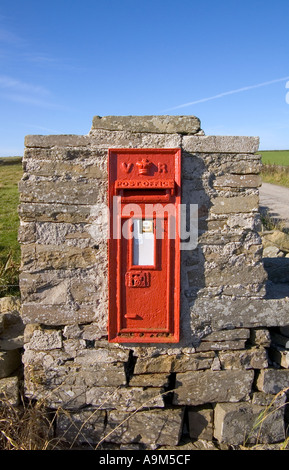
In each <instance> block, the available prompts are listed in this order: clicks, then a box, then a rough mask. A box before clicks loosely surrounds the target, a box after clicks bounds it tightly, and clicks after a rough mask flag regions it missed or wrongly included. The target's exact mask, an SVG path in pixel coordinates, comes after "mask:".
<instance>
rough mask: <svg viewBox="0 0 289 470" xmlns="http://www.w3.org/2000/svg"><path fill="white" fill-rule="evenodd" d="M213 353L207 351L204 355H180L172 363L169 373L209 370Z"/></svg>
mask: <svg viewBox="0 0 289 470" xmlns="http://www.w3.org/2000/svg"><path fill="white" fill-rule="evenodd" d="M214 357H215V353H214V352H213V351H208V352H204V353H202V352H201V353H193V354H185V353H183V354H180V355H177V356H176V357H175V358H174V359H173V361H172V368H171V372H187V371H189V370H192V371H194V370H204V369H210V368H211V366H212V364H213V361H214Z"/></svg>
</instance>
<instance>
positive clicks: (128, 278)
mask: <svg viewBox="0 0 289 470" xmlns="http://www.w3.org/2000/svg"><path fill="white" fill-rule="evenodd" d="M158 223H159V224H160V225H161V229H162V231H163V235H164V238H163V240H159V239H157V238H156V219H133V220H132V225H131V229H132V232H131V237H129V236H128V237H127V238H125V239H124V240H123V242H122V243H121V260H120V263H121V272H120V277H121V279H120V280H121V283H122V284H124V285H125V288H123V289H121V290H120V311H121V312H123V313H124V314H123V315H122V316H121V325H120V326H121V330H122V332H123V333H125V332H126V333H132V332H136V331H138V332H142V331H143V332H145V331H147V330H148V328H149V329H150V331H151V335H152V336H151V338H153V337H157V335H160V334H163V335H166V334H169V331H170V325H169V322H170V312H169V310H170V305H171V301H172V300H173V298H171V297H172V296H171V292H170V286H169V285H168V281H169V272H168V271H169V268H170V256H169V244H168V239H167V219H165V220H162V219H160V220H159V221H158Z"/></svg>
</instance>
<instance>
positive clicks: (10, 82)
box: [0, 75, 50, 96]
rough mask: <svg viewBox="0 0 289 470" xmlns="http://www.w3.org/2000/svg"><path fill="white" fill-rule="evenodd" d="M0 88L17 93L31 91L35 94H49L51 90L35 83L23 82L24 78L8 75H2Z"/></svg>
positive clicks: (0, 76)
mask: <svg viewBox="0 0 289 470" xmlns="http://www.w3.org/2000/svg"><path fill="white" fill-rule="evenodd" d="M0 88H2V89H6V90H11V91H13V92H17V93H23V92H24V93H30V94H33V95H38V96H39V95H41V96H44V95H46V96H47V95H49V94H50V92H49V91H48V90H47V89H46V88H44V87H43V86H40V85H33V84H31V83H26V82H23V81H22V80H18V79H15V78H12V77H8V76H6V75H0Z"/></svg>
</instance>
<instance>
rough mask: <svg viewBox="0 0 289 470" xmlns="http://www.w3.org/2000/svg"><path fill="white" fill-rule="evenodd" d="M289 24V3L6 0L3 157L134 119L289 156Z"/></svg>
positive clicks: (1, 49) (2, 20)
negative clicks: (252, 141)
mask: <svg viewBox="0 0 289 470" xmlns="http://www.w3.org/2000/svg"><path fill="white" fill-rule="evenodd" d="M288 18H289V2H288V0H275V1H274V2H269V1H264V0H262V1H259V0H250V1H249V0H243V1H236V0H230V1H229V0H219V1H216V0H208V1H201V0H198V1H195V0H178V1H175V0H143V1H138V0H134V1H133V0H102V1H100V0H94V1H92V0H82V1H78V0H75V1H72V0H70V1H68V0H57V1H56V0H49V2H48V1H47V2H39V0H38V1H35V0H25V1H24V0H14V1H13V2H12V1H11V0H1V2H0V156H9V155H22V154H23V148H24V137H25V135H27V134H87V133H88V132H89V130H90V127H91V122H92V118H93V116H94V115H100V116H105V115H134V114H136V115H146V114H171V115H174V114H177V115H183V114H186V115H195V116H198V117H199V118H200V119H201V124H202V128H203V129H204V131H205V133H206V134H207V135H209V134H211V135H212V134H213V135H254V136H256V135H257V136H260V149H289V35H288ZM286 86H287V87H286ZM286 98H287V101H288V102H287V101H286Z"/></svg>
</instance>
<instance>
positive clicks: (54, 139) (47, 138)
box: [24, 134, 89, 149]
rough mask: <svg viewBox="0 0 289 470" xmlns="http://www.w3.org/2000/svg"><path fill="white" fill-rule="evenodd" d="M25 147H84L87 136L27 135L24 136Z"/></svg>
mask: <svg viewBox="0 0 289 470" xmlns="http://www.w3.org/2000/svg"><path fill="white" fill-rule="evenodd" d="M24 143H25V147H27V148H44V149H45V148H51V147H86V146H87V145H88V144H89V137H88V136H86V135H73V134H67V135H65V134H63V135H27V136H25V141H24Z"/></svg>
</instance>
